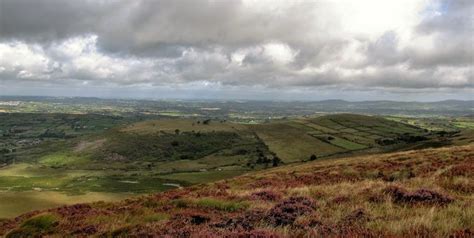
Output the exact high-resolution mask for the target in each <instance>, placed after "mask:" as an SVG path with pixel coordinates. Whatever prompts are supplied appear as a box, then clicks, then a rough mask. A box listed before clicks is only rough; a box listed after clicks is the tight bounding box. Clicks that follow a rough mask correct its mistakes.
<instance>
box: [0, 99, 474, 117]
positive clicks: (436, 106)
mask: <svg viewBox="0 0 474 238" xmlns="http://www.w3.org/2000/svg"><path fill="white" fill-rule="evenodd" d="M2 101H4V102H8V101H20V102H22V104H21V105H19V106H16V107H14V108H11V107H10V108H9V107H7V108H5V109H8V110H16V112H45V111H49V112H76V111H77V110H78V109H81V110H82V111H83V112H84V111H87V112H95V113H113V114H122V115H124V114H128V113H144V112H146V113H152V114H153V113H154V114H157V113H158V114H159V113H160V112H163V111H173V112H175V113H176V112H179V115H204V116H218V117H229V116H235V115H241V114H242V115H245V116H246V117H248V116H253V117H255V118H260V117H263V118H268V117H282V116H302V115H311V114H314V113H318V112H319V113H338V112H345V113H359V114H379V115H409V116H462V115H466V114H472V113H474V100H470V101H462V100H445V101H439V102H398V101H360V102H350V101H344V100H324V101H245V100H240V101H238V100H133V99H101V98H76V97H24V96H0V109H2V107H1V102H2ZM206 108H214V109H217V110H214V111H209V110H203V109H206ZM5 109H2V110H5Z"/></svg>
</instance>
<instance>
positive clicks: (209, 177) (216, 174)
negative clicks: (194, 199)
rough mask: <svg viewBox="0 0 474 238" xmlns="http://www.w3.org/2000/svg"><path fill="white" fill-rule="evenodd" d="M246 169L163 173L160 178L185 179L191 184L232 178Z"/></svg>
mask: <svg viewBox="0 0 474 238" xmlns="http://www.w3.org/2000/svg"><path fill="white" fill-rule="evenodd" d="M246 172H247V171H245V170H220V171H219V170H216V171H204V172H190V173H173V174H170V175H163V176H161V177H160V178H163V179H171V180H179V181H185V182H188V183H191V184H196V183H208V182H213V181H217V180H221V179H227V178H232V177H235V176H238V175H241V174H243V173H246Z"/></svg>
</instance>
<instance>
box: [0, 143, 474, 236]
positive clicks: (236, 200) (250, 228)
mask: <svg viewBox="0 0 474 238" xmlns="http://www.w3.org/2000/svg"><path fill="white" fill-rule="evenodd" d="M473 164H474V145H468V146H459V147H450V148H440V149H428V150H420V151H407V152H401V153H392V154H384V155H372V156H361V157H353V158H344V159H337V160H323V161H315V162H310V163H306V164H301V165H291V166H283V167H278V168H274V169H270V170H266V171H261V172H255V173H251V174H247V175H244V176H240V177H237V178H234V179H231V180H225V181H220V182H217V183H213V184H207V185H197V186H193V187H188V188H183V189H177V190H173V191H168V192H164V193H159V194H156V195H152V196H146V197H141V198H136V199H129V200H125V201H122V202H119V203H95V204H91V205H80V206H76V207H64V208H61V209H52V210H50V211H48V212H49V214H53V215H55V217H58V220H59V223H58V225H57V226H55V229H54V230H48V231H45V232H49V233H42V231H35V232H37V233H36V235H44V234H62V235H64V234H69V235H73V236H76V235H77V236H80V235H83V236H84V235H87V236H88V235H106V236H113V235H122V236H140V235H145V234H155V235H161V236H166V235H168V236H172V237H173V236H178V235H179V236H182V237H220V236H229V237H252V236H253V237H295V236H300V237H328V236H329V237H341V236H343V237H449V236H453V237H472V234H473V233H472V232H473V231H474V193H473V190H472V189H471V188H472V184H473V173H472V165H473ZM37 214H38V213H31V214H26V215H24V216H21V217H19V218H17V219H13V220H6V221H0V227H1V228H0V235H1V234H7V233H8V232H10V231H12V230H15V229H19V228H21V224H23V223H24V222H25V221H26V220H28V219H29V218H31V217H33V216H34V215H37ZM91 217H93V218H91ZM51 232H52V233H51ZM55 232H57V233H55Z"/></svg>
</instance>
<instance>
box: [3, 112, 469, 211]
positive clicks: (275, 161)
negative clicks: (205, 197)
mask: <svg viewBox="0 0 474 238" xmlns="http://www.w3.org/2000/svg"><path fill="white" fill-rule="evenodd" d="M4 117H5V118H7V117H6V116H5V115H4ZM95 117H99V118H100V120H98V121H97V122H96V123H95V124H94V123H93V122H94V120H95V119H94V118H95ZM15 118H16V119H15ZM28 118H30V117H28V116H25V115H19V114H11V115H10V118H8V120H5V121H3V122H0V124H1V128H3V129H2V130H3V131H7V132H8V133H7V134H2V137H1V138H0V139H1V141H4V142H6V143H5V144H6V146H10V144H11V143H13V144H14V145H17V144H18V143H19V142H21V141H22V140H25V138H26V140H27V141H38V143H37V144H36V143H35V144H25V145H23V144H20V145H17V146H16V147H15V148H16V149H15V150H14V151H13V150H9V151H8V152H6V153H3V154H0V159H1V160H3V161H4V162H3V163H2V164H0V192H3V195H4V196H9V197H14V196H15V194H17V195H19V196H20V195H21V194H30V192H31V194H37V195H38V196H42V195H43V194H46V193H48V192H51V193H55V194H58V195H57V196H58V197H64V199H59V200H58V202H57V203H56V202H55V203H54V204H58V205H59V204H60V202H59V201H62V200H64V201H65V202H64V203H63V204H67V201H69V200H74V199H75V198H74V197H76V196H77V197H76V198H77V200H78V201H93V199H94V198H95V197H94V196H92V197H91V196H89V195H88V194H91V193H100V194H117V195H118V196H119V197H122V196H124V194H126V196H129V195H131V194H144V193H152V192H159V191H166V190H170V189H175V188H177V187H186V186H190V185H194V184H199V183H208V182H213V181H217V180H222V179H229V178H232V177H235V176H239V175H242V174H246V173H249V172H253V171H260V170H264V169H269V168H273V167H279V166H284V165H288V164H292V163H303V162H307V161H310V160H319V159H330V158H336V157H342V156H348V155H353V154H371V153H380V152H389V151H396V150H406V149H409V148H418V147H421V148H423V147H431V146H444V145H449V144H467V143H470V142H472V141H473V138H474V133H472V131H470V130H462V131H459V132H449V133H448V134H443V135H442V136H441V135H440V134H438V133H437V132H433V131H426V130H424V129H420V128H418V127H415V126H412V125H407V124H404V123H399V122H395V121H391V120H386V119H383V118H380V117H372V116H361V115H353V114H338V115H328V116H321V117H315V118H309V117H301V118H292V119H285V120H283V119H280V120H270V121H268V122H266V123H262V124H239V123H235V122H230V121H227V120H219V119H202V118H188V119H169V118H168V119H167V118H164V119H159V120H146V121H140V122H133V121H132V119H130V118H115V119H114V117H104V118H103V117H101V116H97V115H92V116H86V115H78V118H75V117H74V116H73V115H67V116H61V115H59V114H58V115H52V116H45V115H40V116H39V117H37V118H36V117H35V118H30V119H28ZM89 120H90V121H89ZM107 120H116V122H115V125H116V126H115V127H113V128H106V127H105V124H107V123H111V122H110V121H107ZM133 120H135V119H133ZM15 121H16V124H15ZM39 121H41V123H39ZM101 121H102V122H103V125H102V122H101ZM2 123H3V124H2ZM35 123H39V124H37V125H36V124H35ZM71 123H72V124H71ZM112 124H113V123H112ZM21 125H28V126H27V127H25V128H23V129H21V130H17V129H18V128H19V127H20V126H21ZM71 125H72V126H74V125H77V126H78V128H79V129H74V127H71ZM79 125H80V126H79ZM101 125H102V126H101ZM63 127H64V128H69V129H64V130H62V129H61V130H59V129H57V128H63ZM51 128H53V129H54V128H56V129H54V130H53V129H51ZM50 131H56V132H58V133H59V134H61V136H62V137H58V138H49V139H44V138H42V135H44V133H45V132H50ZM5 144H4V145H5ZM9 148H10V147H9ZM8 193H11V194H8ZM12 194H13V195H12ZM89 198H90V199H89ZM112 198H113V196H112ZM22 199H23V198H21V197H20V198H19V199H18V201H19V204H22V202H21V201H22ZM34 201H38V202H34ZM46 207H50V205H49V204H48V203H44V202H41V201H40V200H32V202H31V203H30V206H29V208H31V209H42V208H46ZM12 211H13V210H12V209H7V208H6V207H0V217H10V216H12V215H18V214H20V213H22V212H23V211H24V210H22V209H20V210H18V213H16V214H12Z"/></svg>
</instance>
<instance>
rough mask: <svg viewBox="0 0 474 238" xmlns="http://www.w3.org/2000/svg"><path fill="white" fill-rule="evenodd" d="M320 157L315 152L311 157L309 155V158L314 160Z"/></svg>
mask: <svg viewBox="0 0 474 238" xmlns="http://www.w3.org/2000/svg"><path fill="white" fill-rule="evenodd" d="M317 158H318V157H316V155H315V154H312V155H311V156H310V157H309V160H310V161H313V160H316V159H317Z"/></svg>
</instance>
